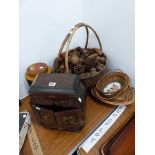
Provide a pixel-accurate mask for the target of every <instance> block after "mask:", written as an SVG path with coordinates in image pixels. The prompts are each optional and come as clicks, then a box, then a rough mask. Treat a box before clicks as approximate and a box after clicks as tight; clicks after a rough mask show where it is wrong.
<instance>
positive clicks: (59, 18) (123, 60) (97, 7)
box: [19, 0, 135, 98]
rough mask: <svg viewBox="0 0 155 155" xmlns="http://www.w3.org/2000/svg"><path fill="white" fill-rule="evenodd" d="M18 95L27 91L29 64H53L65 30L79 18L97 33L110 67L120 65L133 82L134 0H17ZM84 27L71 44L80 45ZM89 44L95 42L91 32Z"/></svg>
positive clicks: (65, 32) (113, 67) (22, 95)
mask: <svg viewBox="0 0 155 155" xmlns="http://www.w3.org/2000/svg"><path fill="white" fill-rule="evenodd" d="M19 15H20V48H19V50H20V52H19V53H20V58H19V79H20V81H19V86H20V89H19V97H20V98H22V97H24V96H26V95H27V91H28V88H29V87H28V84H27V82H26V80H25V77H24V74H25V71H26V68H27V67H28V65H30V64H32V63H35V62H39V61H40V62H45V63H47V64H48V65H50V66H51V65H52V63H53V60H54V58H55V57H56V55H57V52H58V50H59V47H60V45H61V43H62V41H63V39H64V37H65V35H66V34H67V32H68V30H69V29H70V28H71V27H72V26H74V25H75V24H76V23H78V22H80V21H84V22H86V23H88V24H89V25H91V26H92V27H93V28H94V29H95V30H96V31H97V32H98V34H99V36H100V38H101V42H102V45H103V49H104V52H105V53H106V55H107V57H108V65H109V68H110V69H115V68H120V69H122V70H124V71H125V72H126V73H128V75H129V76H130V77H131V79H132V83H133V85H134V73H135V68H134V65H135V64H134V0H74V1H73V0H67V1H62V0H20V13H19ZM82 32H83V31H82V30H80V33H76V36H75V38H74V40H73V44H72V45H73V46H74V45H82V44H81V43H82V42H83V38H84V35H82V34H83V33H82ZM90 38H91V39H90V44H89V45H90V46H91V47H93V46H97V45H98V44H96V40H95V38H94V35H92V36H91V37H90Z"/></svg>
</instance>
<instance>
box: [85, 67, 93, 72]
mask: <svg viewBox="0 0 155 155" xmlns="http://www.w3.org/2000/svg"><path fill="white" fill-rule="evenodd" d="M91 68H92V66H91V65H85V66H84V70H85V73H88V72H89V71H90V69H91Z"/></svg>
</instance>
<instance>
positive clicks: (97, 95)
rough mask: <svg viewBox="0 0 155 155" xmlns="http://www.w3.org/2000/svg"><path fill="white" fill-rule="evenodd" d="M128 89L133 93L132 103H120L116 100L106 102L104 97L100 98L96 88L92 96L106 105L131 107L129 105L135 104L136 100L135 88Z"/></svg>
mask: <svg viewBox="0 0 155 155" xmlns="http://www.w3.org/2000/svg"><path fill="white" fill-rule="evenodd" d="M127 89H128V90H129V91H130V92H131V93H132V99H131V100H130V101H127V102H126V101H124V102H122V101H121V102H119V101H118V100H116V99H114V100H113V101H112V100H106V99H105V98H104V99H103V97H102V96H100V94H98V93H97V92H95V91H94V88H92V89H91V93H92V95H93V96H94V97H95V98H97V99H98V100H100V101H101V102H103V103H106V104H110V105H129V104H132V103H134V101H135V98H134V90H133V88H131V87H130V86H128V88H127Z"/></svg>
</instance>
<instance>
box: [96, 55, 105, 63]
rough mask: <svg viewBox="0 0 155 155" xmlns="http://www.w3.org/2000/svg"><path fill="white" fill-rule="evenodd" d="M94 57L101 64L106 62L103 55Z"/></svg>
mask: <svg viewBox="0 0 155 155" xmlns="http://www.w3.org/2000/svg"><path fill="white" fill-rule="evenodd" d="M96 59H97V60H98V61H99V62H100V63H102V64H105V63H106V58H105V57H100V56H97V58H96Z"/></svg>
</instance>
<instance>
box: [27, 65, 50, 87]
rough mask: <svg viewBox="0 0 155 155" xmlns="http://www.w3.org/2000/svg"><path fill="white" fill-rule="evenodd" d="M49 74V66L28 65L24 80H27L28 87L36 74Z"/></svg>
mask: <svg viewBox="0 0 155 155" xmlns="http://www.w3.org/2000/svg"><path fill="white" fill-rule="evenodd" d="M51 72H52V69H51V68H50V67H49V66H47V65H46V64H45V63H35V64H32V65H30V66H29V67H28V68H27V71H26V73H25V79H26V80H27V82H28V84H29V86H30V85H31V84H32V82H33V81H34V79H35V77H36V75H37V74H40V73H47V74H50V73H51Z"/></svg>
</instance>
